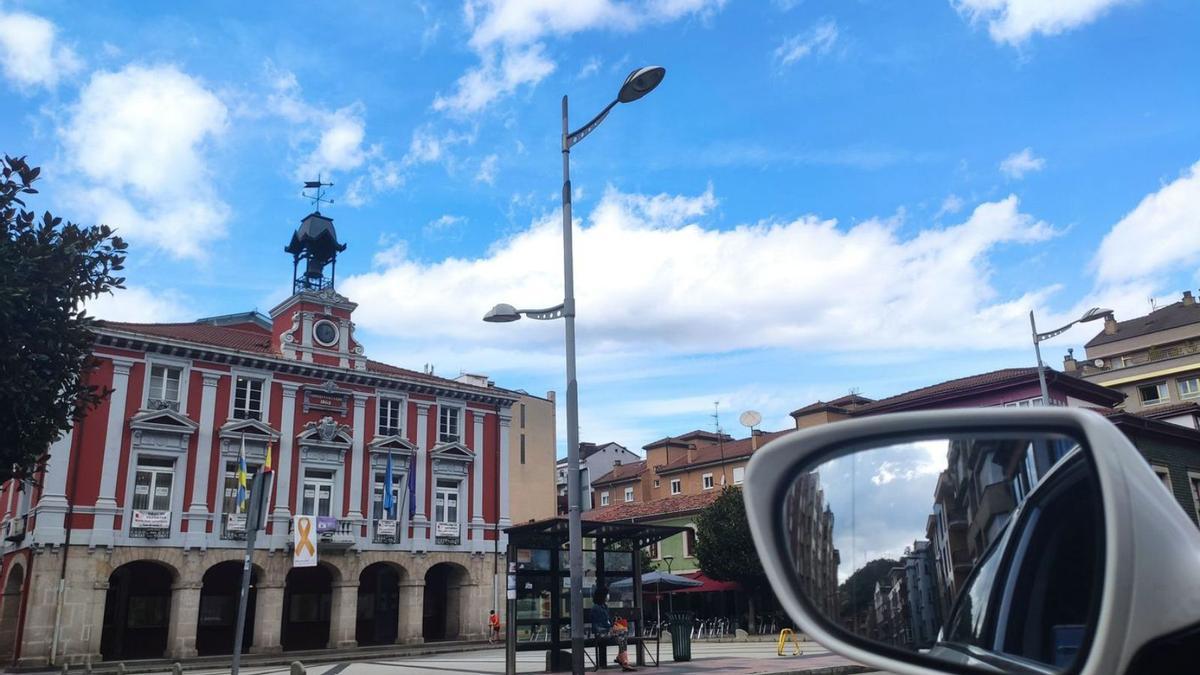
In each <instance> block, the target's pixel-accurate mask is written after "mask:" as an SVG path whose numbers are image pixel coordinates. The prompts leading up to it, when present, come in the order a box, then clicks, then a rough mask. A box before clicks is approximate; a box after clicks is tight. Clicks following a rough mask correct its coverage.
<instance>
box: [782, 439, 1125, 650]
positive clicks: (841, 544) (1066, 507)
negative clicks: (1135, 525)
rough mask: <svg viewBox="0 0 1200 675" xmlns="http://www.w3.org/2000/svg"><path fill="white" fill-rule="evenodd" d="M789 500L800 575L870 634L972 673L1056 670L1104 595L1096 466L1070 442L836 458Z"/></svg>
mask: <svg viewBox="0 0 1200 675" xmlns="http://www.w3.org/2000/svg"><path fill="white" fill-rule="evenodd" d="M834 454H835V455H840V456H837V458H836V459H832V460H830V461H827V462H825V463H823V464H820V465H819V466H817V467H816V468H815V469H814V470H811V471H807V472H803V473H801V474H800V475H799V476H797V478H796V480H795V481H794V483H793V485H792V487H791V488H790V489H789V491H788V493H787V496H786V498H785V500H784V504H783V508H784V527H785V530H786V532H785V536H786V537H787V540H788V551H789V555H790V556H791V561H792V566H793V570H792V571H793V575H794V579H795V581H796V583H797V585H798V587H799V590H800V592H802V593H803V594H804V595H805V596H806V598H807V600H808V602H809V603H810V605H812V606H813V607H815V608H816V609H817V610H818V611H819V612H820V613H822V614H823V615H824V616H825V618H826V619H828V620H829V621H830V622H831V623H833V624H834V625H835V626H837V627H840V628H841V629H842V630H845V631H849V632H851V633H853V634H855V635H857V636H859V637H861V638H865V639H868V640H871V641H874V642H878V643H884V644H888V645H892V646H894V647H897V648H900V649H903V650H906V651H910V652H918V653H921V654H924V655H926V656H928V657H931V658H936V659H940V660H944V661H954V662H958V663H963V664H974V665H976V666H979V667H981V669H983V670H994V669H996V668H999V669H1001V670H1004V671H1006V672H1007V671H1029V672H1057V671H1060V670H1063V669H1066V668H1069V667H1070V665H1071V663H1072V662H1073V661H1074V659H1075V658H1076V657H1077V656H1078V653H1079V651H1080V649H1081V648H1082V646H1083V645H1085V644H1086V642H1087V639H1086V638H1087V630H1089V629H1088V626H1089V625H1090V624H1092V623H1094V622H1093V617H1094V615H1095V612H1096V610H1097V608H1098V606H1099V598H1100V591H1101V588H1102V574H1101V572H1102V565H1103V557H1102V550H1103V547H1102V530H1103V520H1102V518H1103V516H1102V508H1101V501H1100V498H1099V494H1098V492H1097V487H1096V482H1095V480H1094V476H1093V473H1092V472H1093V469H1092V467H1091V464H1090V461H1089V459H1088V456H1087V454H1086V451H1085V450H1084V449H1083V448H1081V447H1080V444H1079V443H1078V442H1077V441H1076V440H1074V439H1072V438H1069V437H1067V436H1062V435H1053V434H1042V433H1029V434H1014V433H1009V434H1007V435H1003V436H979V435H976V436H973V437H969V438H957V437H955V438H950V437H940V438H931V439H925V438H922V439H893V440H890V441H889V440H888V439H884V440H883V441H882V442H879V443H877V444H874V445H872V446H870V447H860V448H854V449H852V450H850V451H849V452H845V451H843V452H836V453H834Z"/></svg>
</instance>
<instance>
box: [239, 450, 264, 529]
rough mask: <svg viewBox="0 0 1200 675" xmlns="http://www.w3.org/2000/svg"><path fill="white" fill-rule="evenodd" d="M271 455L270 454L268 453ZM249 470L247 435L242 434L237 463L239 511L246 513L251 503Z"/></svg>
mask: <svg viewBox="0 0 1200 675" xmlns="http://www.w3.org/2000/svg"><path fill="white" fill-rule="evenodd" d="M267 456H268V457H270V455H267ZM249 478H250V476H249V472H248V471H246V436H245V435H244V434H243V435H242V449H241V450H239V451H238V465H237V512H238V513H245V512H246V506H247V505H249V503H250V489H249V488H248V487H247V485H248V483H249Z"/></svg>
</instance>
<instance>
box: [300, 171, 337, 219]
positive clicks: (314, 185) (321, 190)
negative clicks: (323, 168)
mask: <svg viewBox="0 0 1200 675" xmlns="http://www.w3.org/2000/svg"><path fill="white" fill-rule="evenodd" d="M327 187H333V183H322V182H321V174H319V173H318V174H317V179H316V180H306V181H304V190H316V191H317V194H315V195H310V194H308V193H307V192H305V191H304V190H301V192H300V194H301V195H302V196H303V197H304V198H305V199H308V200H311V201H312V203H313V207H315V209H316V211H317V213H320V212H321V204H332V203H333V200H332V199H326V198H325V188H327Z"/></svg>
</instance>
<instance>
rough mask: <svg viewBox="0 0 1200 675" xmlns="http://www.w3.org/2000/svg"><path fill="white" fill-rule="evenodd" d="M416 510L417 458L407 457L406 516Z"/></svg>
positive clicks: (409, 515) (411, 515) (410, 516)
mask: <svg viewBox="0 0 1200 675" xmlns="http://www.w3.org/2000/svg"><path fill="white" fill-rule="evenodd" d="M416 512H417V458H416V457H409V458H408V517H409V519H412V517H413V515H414V514H415V513H416Z"/></svg>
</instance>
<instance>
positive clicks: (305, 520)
mask: <svg viewBox="0 0 1200 675" xmlns="http://www.w3.org/2000/svg"><path fill="white" fill-rule="evenodd" d="M315 521H316V518H315V517H313V516H292V567H316V566H317V526H316V522H315Z"/></svg>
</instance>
